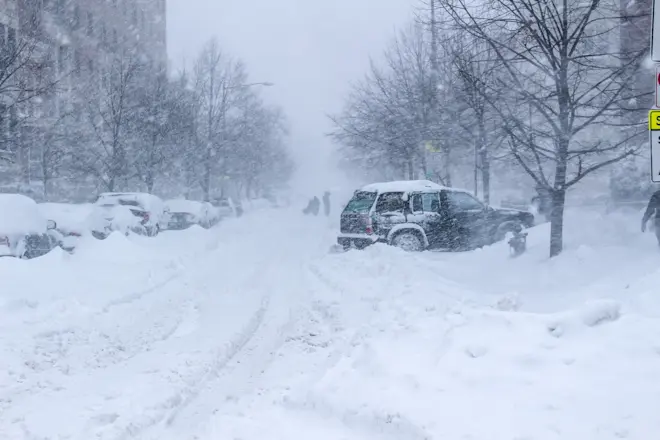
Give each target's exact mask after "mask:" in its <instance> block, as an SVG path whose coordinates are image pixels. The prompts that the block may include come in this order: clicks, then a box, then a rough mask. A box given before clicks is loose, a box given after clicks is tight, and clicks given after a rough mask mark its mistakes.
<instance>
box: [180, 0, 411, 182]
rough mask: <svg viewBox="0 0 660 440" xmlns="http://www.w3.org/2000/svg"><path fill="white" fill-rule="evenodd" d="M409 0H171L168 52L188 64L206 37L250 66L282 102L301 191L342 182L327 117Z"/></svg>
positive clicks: (406, 13) (406, 15) (400, 19)
mask: <svg viewBox="0 0 660 440" xmlns="http://www.w3.org/2000/svg"><path fill="white" fill-rule="evenodd" d="M413 4H414V2H413V0H333V1H331V2H320V1H310V0H278V1H273V0H252V1H249V2H240V1H236V0H233V1H219V0H170V1H168V53H169V56H170V58H171V59H172V62H173V68H175V69H177V68H180V67H181V66H183V65H185V66H190V65H191V64H192V61H193V58H194V55H195V54H196V53H197V52H198V51H199V49H200V48H201V47H202V46H203V44H204V43H205V42H206V41H207V40H208V39H209V38H211V37H213V36H215V37H217V38H218V39H219V41H220V43H221V45H222V46H223V47H224V48H225V50H227V51H228V52H230V53H231V54H233V55H235V56H238V57H240V58H242V59H243V60H244V61H245V62H246V63H247V65H248V69H249V71H250V74H251V80H253V81H270V82H273V83H275V86H274V87H271V88H269V89H266V90H264V91H263V93H264V96H266V97H267V98H268V99H269V101H272V102H273V103H276V104H279V105H281V106H283V107H284V109H285V111H286V114H287V116H288V118H289V121H290V126H291V143H292V145H291V147H292V150H293V155H294V158H295V160H296V162H297V165H298V171H297V173H296V175H295V176H294V178H293V180H292V182H291V186H292V188H295V189H298V190H299V191H300V189H302V191H303V193H304V194H305V195H312V194H317V193H319V192H321V191H323V190H325V189H326V188H340V187H343V186H344V185H343V184H342V182H343V181H345V177H344V176H343V175H342V174H340V173H338V172H337V171H336V169H335V167H334V166H333V165H334V159H333V158H332V157H331V155H332V148H333V147H332V143H331V142H330V140H329V139H327V138H326V137H325V133H327V132H328V130H329V129H330V124H329V123H328V120H327V118H326V115H327V114H329V113H333V112H337V111H338V110H339V109H340V107H341V104H342V99H343V98H344V97H345V96H346V93H347V91H348V89H349V83H350V82H351V81H355V80H358V79H360V78H361V77H362V76H363V75H364V73H365V72H366V71H367V68H368V65H369V57H370V56H378V55H379V54H380V53H381V52H382V50H383V49H384V48H385V46H386V44H387V42H388V41H389V40H390V39H391V38H392V37H393V35H394V32H395V28H396V27H400V26H401V25H404V24H405V23H406V22H407V21H409V20H410V18H411V10H412V5H413Z"/></svg>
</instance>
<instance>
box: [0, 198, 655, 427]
mask: <svg viewBox="0 0 660 440" xmlns="http://www.w3.org/2000/svg"><path fill="white" fill-rule="evenodd" d="M638 225H639V218H638V217H637V216H627V215H622V214H611V215H609V216H604V215H600V214H599V213H597V212H587V211H579V212H571V213H569V217H568V221H567V226H566V229H567V237H566V251H565V252H564V254H563V255H562V256H560V257H559V258H556V259H553V260H548V258H547V256H546V252H547V242H546V239H547V235H548V231H547V226H540V227H538V228H535V230H533V231H531V233H530V237H529V251H528V253H526V254H525V255H523V256H521V257H519V258H515V259H512V258H509V257H508V251H507V248H506V247H505V246H504V245H501V244H500V245H495V246H492V247H490V248H486V249H483V250H480V251H475V252H469V253H463V254H446V253H433V252H425V253H422V254H406V253H404V252H401V251H399V250H397V249H393V248H390V247H387V246H374V247H372V248H369V249H367V250H365V251H363V252H358V251H352V252H348V253H345V254H329V253H328V252H327V250H328V247H329V246H330V244H332V242H333V240H334V229H333V227H334V226H335V225H331V224H330V222H329V221H327V220H326V219H325V218H321V217H319V218H307V217H304V218H301V216H300V214H299V213H298V212H287V211H276V210H272V211H270V210H268V209H264V210H259V211H254V212H253V213H252V214H249V215H247V216H246V217H244V218H241V219H235V220H232V221H227V222H224V223H223V224H221V225H220V226H218V227H217V228H215V229H212V230H209V231H205V230H201V229H192V230H188V231H183V232H181V233H165V234H162V235H161V236H159V237H157V238H155V239H146V238H126V237H123V236H119V237H110V238H109V239H108V240H105V241H104V242H96V241H95V242H89V243H85V244H84V245H83V248H81V250H80V252H79V253H77V254H76V255H73V256H69V255H66V254H63V253H55V254H53V255H50V256H48V257H46V258H43V259H39V260H34V261H27V262H25V261H16V260H0V279H1V280H2V287H1V288H0V438H7V439H35V438H39V439H58V440H59V439H65V438H66V439H76V440H89V439H130V438H136V439H154V440H155V439H158V440H168V439H171V440H175V439H176V440H181V439H184V440H187V439H204V440H206V439H208V440H217V439H221V440H225V439H227V440H232V439H241V440H263V439H268V440H279V439H281V440H297V439H309V438H314V439H318V440H324V439H328V440H330V439H332V440H337V439H356V440H357V439H401V440H406V439H411V440H418V439H419V440H421V439H438V440H446V439H452V440H454V439H470V440H499V439H501V440H513V439H516V440H523V439H525V440H532V439H534V440H546V439H562V440H565V439H575V440H607V439H620V438H627V439H639V440H649V439H652V438H655V437H657V434H658V433H659V432H660V417H659V416H658V408H660V299H659V293H658V287H657V286H658V285H660V250H658V249H657V246H656V245H655V243H654V240H655V238H654V237H652V235H650V234H647V235H642V234H639V233H638V232H637V229H638Z"/></svg>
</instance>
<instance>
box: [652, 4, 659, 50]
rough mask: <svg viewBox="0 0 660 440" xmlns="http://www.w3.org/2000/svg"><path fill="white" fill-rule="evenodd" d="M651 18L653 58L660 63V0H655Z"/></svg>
mask: <svg viewBox="0 0 660 440" xmlns="http://www.w3.org/2000/svg"><path fill="white" fill-rule="evenodd" d="M652 11H653V12H652V15H653V17H652V20H651V60H652V61H653V62H654V63H660V0H653V7H652Z"/></svg>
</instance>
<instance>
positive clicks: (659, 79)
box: [655, 66, 660, 108]
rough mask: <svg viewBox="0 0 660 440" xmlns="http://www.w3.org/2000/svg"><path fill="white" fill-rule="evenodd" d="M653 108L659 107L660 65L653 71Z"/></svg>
mask: <svg viewBox="0 0 660 440" xmlns="http://www.w3.org/2000/svg"><path fill="white" fill-rule="evenodd" d="M655 108H660V66H658V67H656V73H655Z"/></svg>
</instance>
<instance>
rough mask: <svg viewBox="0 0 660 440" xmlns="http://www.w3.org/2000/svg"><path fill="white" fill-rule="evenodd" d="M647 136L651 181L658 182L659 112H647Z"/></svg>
mask: <svg viewBox="0 0 660 440" xmlns="http://www.w3.org/2000/svg"><path fill="white" fill-rule="evenodd" d="M649 134H650V142H651V180H652V181H653V182H656V183H657V182H660V110H651V111H650V112H649Z"/></svg>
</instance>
